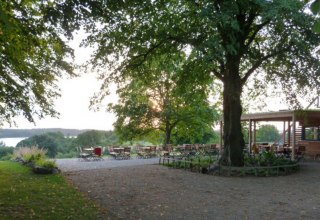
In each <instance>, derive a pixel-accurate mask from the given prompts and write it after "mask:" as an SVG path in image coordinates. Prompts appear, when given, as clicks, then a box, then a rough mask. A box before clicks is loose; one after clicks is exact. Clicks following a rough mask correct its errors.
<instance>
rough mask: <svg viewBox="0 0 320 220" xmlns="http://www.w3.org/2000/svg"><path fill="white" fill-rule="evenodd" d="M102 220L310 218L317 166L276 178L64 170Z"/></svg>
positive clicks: (318, 192) (319, 199)
mask: <svg viewBox="0 0 320 220" xmlns="http://www.w3.org/2000/svg"><path fill="white" fill-rule="evenodd" d="M64 174H65V175H66V177H67V178H68V179H69V180H70V181H71V182H72V183H73V184H74V185H75V186H76V187H77V188H79V190H80V191H82V192H84V193H85V194H86V195H87V196H88V197H90V198H91V199H93V200H94V201H96V202H97V203H98V204H99V205H100V206H101V207H102V208H103V209H104V210H107V213H108V214H107V216H103V217H102V219H108V218H110V219H148V220H149V219H151V220H152V219H186V220H188V219H190V220H194V219H226V220H228V219H311V220H313V219H314V220H316V219H319V217H320V187H319V183H320V164H319V163H303V164H302V165H301V171H300V172H298V173H295V174H292V175H289V176H280V177H220V176H210V175H204V174H199V173H192V172H189V171H185V170H178V169H172V168H167V167H163V166H160V165H145V166H127V167H114V168H105V169H96V170H90V171H88V170H82V171H73V172H66V173H64Z"/></svg>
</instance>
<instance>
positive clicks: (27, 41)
mask: <svg viewBox="0 0 320 220" xmlns="http://www.w3.org/2000/svg"><path fill="white" fill-rule="evenodd" d="M51 4H52V3H51V2H50V1H37V0H26V1H18V0H10V1H1V2H0V121H1V122H0V124H1V123H3V122H4V121H7V122H9V123H11V122H12V118H13V117H14V116H16V115H19V114H22V115H24V116H25V117H26V118H27V119H28V120H29V121H30V122H34V115H38V116H39V117H40V118H42V117H44V116H45V115H50V116H56V115H57V112H56V111H55V110H54V108H53V99H54V98H55V97H57V96H59V91H58V89H57V87H56V81H57V79H58V78H59V77H60V76H62V75H63V73H67V74H70V75H73V73H72V66H71V65H69V64H68V63H67V62H66V60H65V58H66V57H71V56H72V50H71V49H70V48H68V47H67V45H66V44H65V43H64V41H63V40H62V38H61V36H60V35H59V33H58V31H57V29H56V28H53V25H52V24H51V23H50V22H49V20H47V19H46V18H47V9H48V7H51Z"/></svg>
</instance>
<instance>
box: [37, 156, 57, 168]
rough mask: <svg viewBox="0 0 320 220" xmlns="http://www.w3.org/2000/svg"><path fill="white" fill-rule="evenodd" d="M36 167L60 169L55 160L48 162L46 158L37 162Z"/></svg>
mask: <svg viewBox="0 0 320 220" xmlns="http://www.w3.org/2000/svg"><path fill="white" fill-rule="evenodd" d="M35 165H37V166H39V167H43V168H47V169H54V168H58V166H57V164H56V161H55V160H48V159H44V158H40V159H39V160H37V161H36V162H35Z"/></svg>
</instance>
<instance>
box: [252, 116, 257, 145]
mask: <svg viewBox="0 0 320 220" xmlns="http://www.w3.org/2000/svg"><path fill="white" fill-rule="evenodd" d="M253 143H254V144H257V134H256V121H253Z"/></svg>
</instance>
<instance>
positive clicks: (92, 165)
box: [56, 158, 159, 172]
mask: <svg viewBox="0 0 320 220" xmlns="http://www.w3.org/2000/svg"><path fill="white" fill-rule="evenodd" d="M56 162H57V164H58V166H59V169H60V170H61V171H62V172H68V171H80V170H93V169H103V168H111V167H127V166H137V165H147V164H157V163H159V158H151V159H136V158H133V159H131V160H115V159H113V158H104V159H103V160H100V161H85V160H83V159H77V158H72V159H57V161H56Z"/></svg>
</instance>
